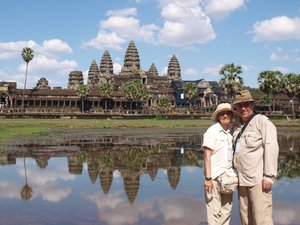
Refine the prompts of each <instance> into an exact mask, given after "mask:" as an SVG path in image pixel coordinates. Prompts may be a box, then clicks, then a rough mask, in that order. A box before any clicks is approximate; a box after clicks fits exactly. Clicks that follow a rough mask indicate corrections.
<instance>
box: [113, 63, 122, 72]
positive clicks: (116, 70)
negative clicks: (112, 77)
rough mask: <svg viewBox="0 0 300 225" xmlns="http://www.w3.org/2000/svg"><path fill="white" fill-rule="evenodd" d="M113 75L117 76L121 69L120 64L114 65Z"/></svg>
mask: <svg viewBox="0 0 300 225" xmlns="http://www.w3.org/2000/svg"><path fill="white" fill-rule="evenodd" d="M113 66H114V74H119V73H120V72H121V69H122V65H121V64H120V63H114V65H113Z"/></svg>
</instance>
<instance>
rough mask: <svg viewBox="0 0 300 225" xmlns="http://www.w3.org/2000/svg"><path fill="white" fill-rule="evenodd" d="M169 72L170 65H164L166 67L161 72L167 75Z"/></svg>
mask: <svg viewBox="0 0 300 225" xmlns="http://www.w3.org/2000/svg"><path fill="white" fill-rule="evenodd" d="M167 73H168V67H167V66H166V67H164V68H163V69H162V71H161V74H162V75H167Z"/></svg>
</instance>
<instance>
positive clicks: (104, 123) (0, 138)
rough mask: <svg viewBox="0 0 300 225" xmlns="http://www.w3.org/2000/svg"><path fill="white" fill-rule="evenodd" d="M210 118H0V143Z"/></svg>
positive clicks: (299, 124)
mask: <svg viewBox="0 0 300 225" xmlns="http://www.w3.org/2000/svg"><path fill="white" fill-rule="evenodd" d="M272 121H273V122H274V124H275V125H276V126H277V127H278V128H288V129H289V130H294V131H295V130H296V131H297V130H299V131H300V121H299V120H290V121H287V120H286V119H277V120H272ZM211 124H213V122H212V121H211V120H199V119H184V120H155V119H137V120H99V119H0V143H4V142H7V141H9V140H11V139H12V138H15V137H20V136H30V135H33V134H38V133H44V132H51V129H54V128H55V129H57V128H58V129H59V128H62V129H82V128H124V127H128V128H188V127H200V128H207V127H209V126H210V125H211Z"/></svg>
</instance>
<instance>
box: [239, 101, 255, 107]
mask: <svg viewBox="0 0 300 225" xmlns="http://www.w3.org/2000/svg"><path fill="white" fill-rule="evenodd" d="M252 104H253V103H252V102H242V103H238V104H237V107H238V108H248V107H249V106H251V105H252Z"/></svg>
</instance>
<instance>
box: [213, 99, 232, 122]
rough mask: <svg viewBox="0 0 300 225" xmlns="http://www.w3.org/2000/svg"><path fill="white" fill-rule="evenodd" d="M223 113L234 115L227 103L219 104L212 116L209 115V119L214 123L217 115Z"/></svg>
mask: <svg viewBox="0 0 300 225" xmlns="http://www.w3.org/2000/svg"><path fill="white" fill-rule="evenodd" d="M224 111H230V112H232V113H234V111H233V110H232V107H231V105H230V104H229V103H221V104H219V105H218V106H217V108H216V111H214V112H213V114H212V115H211V119H212V120H213V121H215V122H217V121H218V114H219V113H220V112H224Z"/></svg>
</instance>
